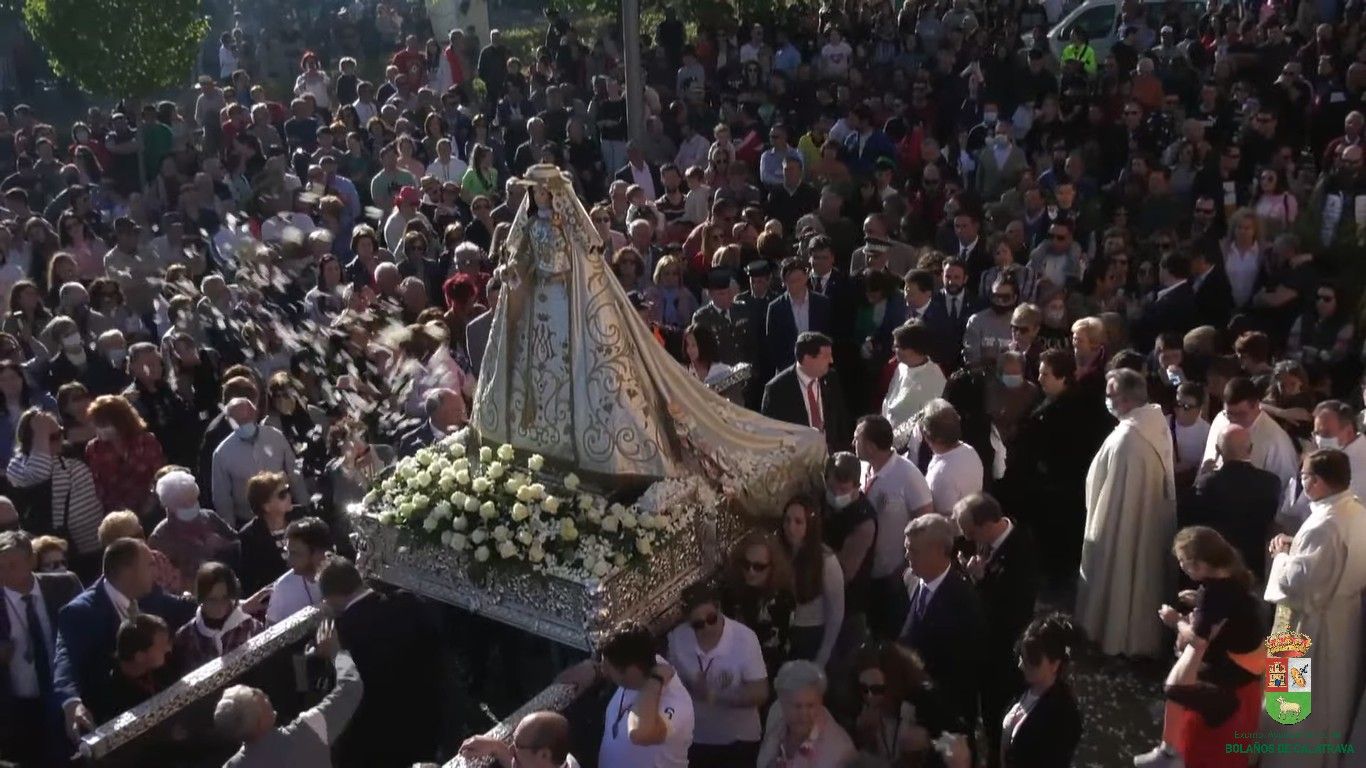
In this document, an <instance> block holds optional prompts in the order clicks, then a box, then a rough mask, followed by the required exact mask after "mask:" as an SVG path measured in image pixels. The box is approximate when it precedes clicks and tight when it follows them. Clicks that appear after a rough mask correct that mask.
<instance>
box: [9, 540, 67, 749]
mask: <svg viewBox="0 0 1366 768" xmlns="http://www.w3.org/2000/svg"><path fill="white" fill-rule="evenodd" d="M33 566H34V555H33V545H32V543H31V542H30V541H29V537H28V534H26V533H24V532H23V531H5V532H4V533H0V593H3V597H4V600H5V605H4V610H3V611H0V643H3V644H4V645H6V646H7V647H8V648H9V651H8V653H6V654H3V655H0V661H5V662H6V663H4V664H3V665H0V690H3V691H5V693H6V695H7V696H8V697H9V698H8V709H7V710H6V717H5V718H4V720H3V721H0V752H2V753H3V754H5V755H6V756H8V757H10V758H11V759H14V760H16V761H17V762H18V763H19V764H20V765H48V764H51V763H53V762H55V761H53V760H51V759H50V758H52V757H54V756H55V755H54V754H52V750H51V748H52V747H53V746H55V745H57V744H58V743H60V740H61V734H60V733H58V732H57V729H56V727H55V723H54V722H53V721H52V718H51V717H49V712H50V710H49V709H48V707H49V704H50V699H51V698H52V696H53V677H52V670H53V661H54V659H53V654H54V652H55V651H56V647H57V634H56V632H57V611H58V610H59V609H60V608H61V607H62V606H63V605H65V604H66V603H68V602H70V601H71V600H72V599H73V598H75V597H76V595H79V594H80V593H81V582H80V579H77V578H76V576H75V575H74V574H72V573H68V572H61V573H39V574H35V573H34V572H33Z"/></svg>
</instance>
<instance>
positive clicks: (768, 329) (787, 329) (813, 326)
mask: <svg viewBox="0 0 1366 768" xmlns="http://www.w3.org/2000/svg"><path fill="white" fill-rule="evenodd" d="M810 270H811V267H810V266H809V265H808V264H807V263H806V262H805V261H803V260H801V259H798V258H795V257H793V258H789V259H786V260H784V261H783V272H782V277H783V284H784V285H786V286H787V293H785V294H783V295H782V296H779V297H778V298H776V299H774V300H773V301H772V302H770V303H769V305H768V312H767V316H766V318H765V322H764V336H765V339H766V341H765V343H766V344H767V346H768V351H769V354H770V355H772V363H773V369H774V370H782V369H783V368H786V367H787V366H789V365H792V361H793V360H794V359H795V358H794V356H793V352H792V350H793V349H795V345H796V343H797V337H798V336H799V335H800V334H802V333H805V332H806V331H814V332H816V333H823V334H826V335H827V336H828V335H830V334H831V332H832V329H831V327H830V323H831V312H830V299H828V298H826V297H824V296H822V295H820V294H815V293H812V292H811V283H810Z"/></svg>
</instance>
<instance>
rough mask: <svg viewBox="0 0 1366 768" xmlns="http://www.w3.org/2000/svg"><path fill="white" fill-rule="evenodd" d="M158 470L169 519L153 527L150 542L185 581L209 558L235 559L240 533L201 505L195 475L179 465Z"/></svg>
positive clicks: (159, 497) (158, 483) (159, 496)
mask: <svg viewBox="0 0 1366 768" xmlns="http://www.w3.org/2000/svg"><path fill="white" fill-rule="evenodd" d="M159 474H160V475H161V476H160V477H159V478H157V481H156V495H157V500H158V501H159V502H161V507H162V509H164V510H166V519H165V520H162V521H161V522H160V523H157V526H156V528H154V529H152V535H151V536H148V537H147V544H148V545H149V546H150V547H151V548H152V549H155V550H157V551H158V552H161V553H162V554H164V555H166V558H167V559H168V560H170V561H171V565H173V566H175V568H176V570H178V571H179V572H180V576H181V578H182V579H183V580H184V583H185V584H193V583H195V578H196V574H197V573H199V567H200V566H201V565H203V564H205V563H207V562H209V561H210V560H220V561H226V562H236V561H237V560H238V553H239V547H238V544H237V533H236V532H235V531H233V530H232V529H231V528H229V527H228V524H227V523H225V522H223V519H222V518H221V517H219V516H218V515H215V514H213V512H212V511H210V510H206V509H203V508H201V507H200V506H199V484H198V483H196V482H195V479H194V475H191V474H190V473H189V472H187V471H185V470H184V469H183V468H180V467H167V468H166V471H164V472H161V473H159ZM196 594H198V595H200V596H201V597H202V596H203V595H204V593H203V592H197V593H196Z"/></svg>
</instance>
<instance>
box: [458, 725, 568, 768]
mask: <svg viewBox="0 0 1366 768" xmlns="http://www.w3.org/2000/svg"><path fill="white" fill-rule="evenodd" d="M460 756H461V757H463V758H465V759H467V760H470V759H474V758H481V757H492V758H493V759H495V760H497V761H498V765H500V766H502V767H503V768H578V766H579V762H578V761H577V760H575V759H574V756H573V755H571V754H569V721H568V720H566V719H565V717H564V715H561V714H560V713H558V712H548V711H547V712H532V713H531V714H529V715H527V716H526V717H524V718H522V721H521V722H520V723H518V724H517V728H516V729H514V730H513V732H512V744H510V745H509V744H505V743H503V742H502V741H499V740H498V739H493V738H489V737H487V736H472V737H470V738H468V739H465V743H464V744H461V745H460Z"/></svg>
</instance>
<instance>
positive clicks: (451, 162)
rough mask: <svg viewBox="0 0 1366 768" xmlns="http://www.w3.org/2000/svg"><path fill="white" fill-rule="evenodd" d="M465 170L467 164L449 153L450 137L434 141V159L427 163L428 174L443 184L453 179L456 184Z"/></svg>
mask: <svg viewBox="0 0 1366 768" xmlns="http://www.w3.org/2000/svg"><path fill="white" fill-rule="evenodd" d="M467 170H469V165H467V164H466V163H465V161H464V160H461V159H460V158H458V157H456V156H455V155H453V154H451V140H450V139H441V140H440V141H438V142H436V159H435V160H432V162H431V163H430V164H428V165H427V175H428V176H432V177H434V178H436V180H437V181H440V182H441V183H443V184H444V183H446V182H448V181H454V182H456V183H457V184H458V183H460V179H461V178H462V177H463V176H464V175H465V171H467Z"/></svg>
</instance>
